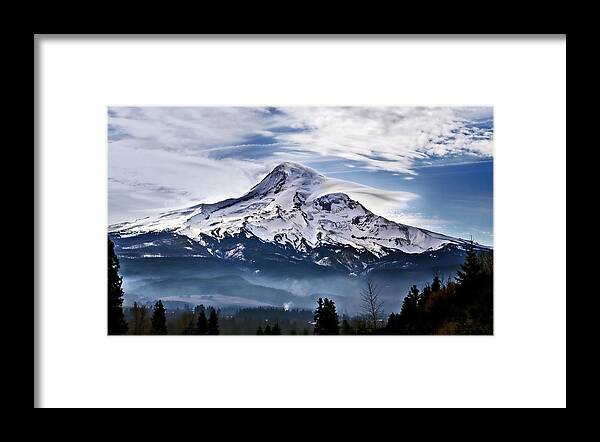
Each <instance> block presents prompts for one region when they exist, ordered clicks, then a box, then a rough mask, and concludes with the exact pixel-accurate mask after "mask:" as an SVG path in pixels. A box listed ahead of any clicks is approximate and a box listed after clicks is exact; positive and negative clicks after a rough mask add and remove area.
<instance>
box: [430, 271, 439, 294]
mask: <svg viewBox="0 0 600 442" xmlns="http://www.w3.org/2000/svg"><path fill="white" fill-rule="evenodd" d="M441 288H442V280H441V279H440V275H439V274H438V273H436V274H435V275H433V282H432V283H431V291H432V292H433V293H437V292H439V291H440V289H441Z"/></svg>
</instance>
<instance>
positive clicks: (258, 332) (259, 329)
mask: <svg viewBox="0 0 600 442" xmlns="http://www.w3.org/2000/svg"><path fill="white" fill-rule="evenodd" d="M256 334H257V335H259V336H262V335H264V332H263V329H262V327H261V326H260V325H259V326H258V330H256Z"/></svg>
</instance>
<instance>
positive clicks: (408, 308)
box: [399, 285, 421, 334]
mask: <svg viewBox="0 0 600 442" xmlns="http://www.w3.org/2000/svg"><path fill="white" fill-rule="evenodd" d="M420 304H421V296H420V294H419V289H418V288H417V286H416V285H413V286H412V287H411V288H410V290H409V292H408V295H406V297H405V298H404V300H403V301H402V310H401V311H400V317H399V321H400V330H399V331H400V332H403V333H406V334H417V333H418V332H419V328H420V327H419V321H420V319H421V318H420Z"/></svg>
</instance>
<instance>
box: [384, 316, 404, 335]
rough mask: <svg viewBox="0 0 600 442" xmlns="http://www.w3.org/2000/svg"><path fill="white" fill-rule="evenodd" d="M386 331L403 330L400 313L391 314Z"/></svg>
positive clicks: (393, 332) (397, 332)
mask: <svg viewBox="0 0 600 442" xmlns="http://www.w3.org/2000/svg"><path fill="white" fill-rule="evenodd" d="M385 329H386V333H390V334H399V333H401V332H402V321H401V320H400V315H399V314H396V313H392V314H390V316H389V317H388V320H387V324H386V325H385Z"/></svg>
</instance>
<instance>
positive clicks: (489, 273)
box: [385, 244, 494, 335]
mask: <svg viewBox="0 0 600 442" xmlns="http://www.w3.org/2000/svg"><path fill="white" fill-rule="evenodd" d="M493 279H494V272H493V254H492V252H487V251H485V252H480V253H477V252H476V251H475V250H474V248H473V245H472V244H471V245H470V247H469V248H468V250H467V257H466V259H465V262H464V263H463V264H462V265H461V267H460V270H459V271H458V272H457V276H456V281H455V282H452V281H448V282H447V283H446V284H442V283H441V281H440V278H439V276H438V275H435V276H434V278H433V281H432V283H431V285H429V284H428V285H426V286H425V287H424V288H423V290H422V291H421V292H419V290H418V288H417V287H416V286H412V287H411V289H410V291H409V293H408V294H407V296H406V297H405V298H404V301H403V304H402V310H401V312H400V313H399V314H396V313H392V314H391V315H390V317H389V318H388V321H387V325H386V328H385V333H387V334H413V335H414V334H418V335H427V334H442V335H448V334H450V335H456V334H459V335H490V334H493V325H494V324H493Z"/></svg>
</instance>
